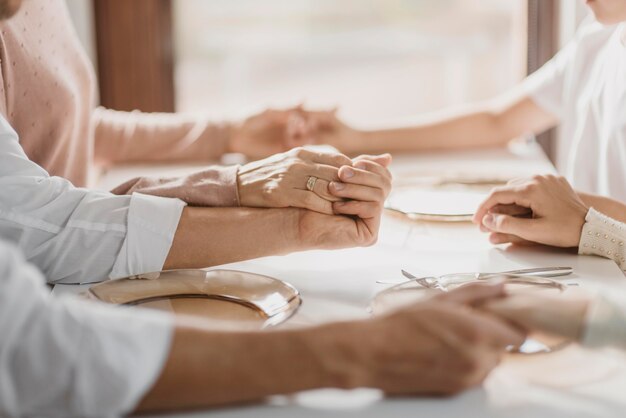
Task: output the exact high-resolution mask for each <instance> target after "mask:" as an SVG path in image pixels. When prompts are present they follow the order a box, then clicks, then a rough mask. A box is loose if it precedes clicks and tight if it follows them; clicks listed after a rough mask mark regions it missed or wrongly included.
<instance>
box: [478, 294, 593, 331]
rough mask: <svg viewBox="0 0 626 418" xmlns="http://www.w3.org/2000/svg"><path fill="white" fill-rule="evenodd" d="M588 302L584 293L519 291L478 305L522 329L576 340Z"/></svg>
mask: <svg viewBox="0 0 626 418" xmlns="http://www.w3.org/2000/svg"><path fill="white" fill-rule="evenodd" d="M589 304H590V299H589V297H587V296H578V297H575V298H574V297H570V298H563V297H555V296H552V297H550V296H546V295H536V294H533V295H524V294H518V295H510V296H508V297H506V298H503V299H498V300H491V301H487V302H486V303H485V304H484V305H483V306H482V307H481V309H483V310H485V311H486V312H489V313H492V314H495V315H497V316H499V317H501V318H502V319H505V320H507V321H510V322H511V323H514V324H516V325H518V326H519V327H521V328H523V329H525V330H528V331H535V332H541V333H546V334H551V335H556V336H561V337H566V338H569V339H571V340H574V341H577V340H579V339H580V337H581V336H582V331H583V327H584V323H585V316H586V313H587V309H588V307H589Z"/></svg>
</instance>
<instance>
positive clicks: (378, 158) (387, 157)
mask: <svg viewBox="0 0 626 418" xmlns="http://www.w3.org/2000/svg"><path fill="white" fill-rule="evenodd" d="M359 160H367V161H373V162H375V163H376V164H380V165H382V166H383V167H385V168H387V167H388V166H389V164H391V160H392V157H391V154H381V155H359V156H358V157H356V158H354V160H353V161H359Z"/></svg>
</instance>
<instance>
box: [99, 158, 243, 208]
mask: <svg viewBox="0 0 626 418" xmlns="http://www.w3.org/2000/svg"><path fill="white" fill-rule="evenodd" d="M238 169H239V167H238V166H230V167H217V166H215V167H208V168H207V169H205V170H202V171H198V172H196V173H194V174H191V175H188V176H182V177H170V178H153V177H136V178H134V179H131V180H128V181H127V182H125V183H123V184H121V185H119V186H117V187H116V188H114V189H113V190H111V192H112V193H114V194H119V195H121V194H132V193H143V194H149V195H154V196H161V197H174V198H178V199H181V200H183V201H185V202H187V204H189V205H191V206H222V207H235V206H239V193H238V190H237V170H238Z"/></svg>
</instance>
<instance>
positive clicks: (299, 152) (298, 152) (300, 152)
mask: <svg viewBox="0 0 626 418" xmlns="http://www.w3.org/2000/svg"><path fill="white" fill-rule="evenodd" d="M292 153H293V155H294V156H296V157H298V158H306V157H307V156H308V155H309V154H310V151H308V150H306V149H304V148H302V147H297V148H294V149H293V150H292Z"/></svg>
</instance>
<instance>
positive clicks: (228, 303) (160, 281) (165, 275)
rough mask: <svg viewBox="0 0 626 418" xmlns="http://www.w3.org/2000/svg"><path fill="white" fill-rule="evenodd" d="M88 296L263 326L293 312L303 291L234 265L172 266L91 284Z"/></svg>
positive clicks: (242, 325)
mask: <svg viewBox="0 0 626 418" xmlns="http://www.w3.org/2000/svg"><path fill="white" fill-rule="evenodd" d="M87 296H88V297H89V298H93V299H97V300H100V301H102V302H106V303H112V304H117V305H132V306H141V307H144V308H150V309H158V310H164V311H169V312H173V313H176V314H181V315H192V316H196V317H201V318H203V319H206V320H209V321H210V322H211V323H212V324H213V325H215V326H216V327H218V328H221V327H225V328H233V327H235V328H245V329H262V328H265V327H268V326H273V325H276V324H279V323H281V322H283V321H285V320H286V319H288V318H289V317H290V316H291V315H293V314H294V313H295V311H296V310H297V309H298V307H299V306H300V303H301V298H300V294H299V293H298V291H297V290H296V289H295V288H294V287H293V286H291V285H290V284H288V283H285V282H283V281H281V280H277V279H274V278H271V277H268V276H263V275H260V274H254V273H248V272H243V271H235V270H210V271H205V270H169V271H163V272H159V273H149V274H145V275H139V276H133V277H129V278H124V279H118V280H111V281H107V282H103V283H99V284H97V285H94V286H92V287H91V288H90V289H89V290H88V292H87Z"/></svg>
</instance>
